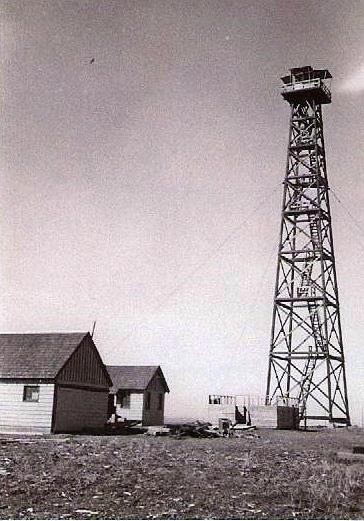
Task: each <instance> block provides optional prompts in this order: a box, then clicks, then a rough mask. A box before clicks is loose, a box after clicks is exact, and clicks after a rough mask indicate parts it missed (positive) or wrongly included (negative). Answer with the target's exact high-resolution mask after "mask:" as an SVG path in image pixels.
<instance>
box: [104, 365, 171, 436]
mask: <svg viewBox="0 0 364 521" xmlns="http://www.w3.org/2000/svg"><path fill="white" fill-rule="evenodd" d="M107 371H108V373H109V375H110V377H111V380H112V382H113V386H112V389H111V401H112V405H113V406H114V407H115V412H116V415H117V417H119V419H120V420H121V421H123V420H136V421H140V422H142V424H143V425H145V426H147V425H163V423H164V397H165V393H169V388H168V385H167V382H166V379H165V378H164V375H163V372H162V369H161V368H160V366H149V365H148V366H146V365H108V366H107Z"/></svg>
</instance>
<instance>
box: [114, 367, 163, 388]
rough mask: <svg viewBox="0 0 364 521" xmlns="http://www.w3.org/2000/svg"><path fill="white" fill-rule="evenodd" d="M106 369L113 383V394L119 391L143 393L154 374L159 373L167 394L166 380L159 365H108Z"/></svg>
mask: <svg viewBox="0 0 364 521" xmlns="http://www.w3.org/2000/svg"><path fill="white" fill-rule="evenodd" d="M106 369H107V371H108V373H109V375H110V377H111V380H112V382H113V387H112V391H113V392H116V391H117V390H119V389H132V390H135V391H144V390H145V389H146V388H147V387H148V385H149V382H150V381H151V379H152V378H153V376H154V375H155V374H156V373H159V375H160V376H161V379H162V382H163V385H164V387H165V390H166V392H169V388H168V385H167V382H166V379H165V378H164V374H163V372H162V369H161V368H160V366H159V365H108V366H106Z"/></svg>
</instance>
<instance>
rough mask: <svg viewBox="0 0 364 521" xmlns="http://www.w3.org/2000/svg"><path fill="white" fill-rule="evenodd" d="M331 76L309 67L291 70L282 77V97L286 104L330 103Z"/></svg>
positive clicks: (323, 70)
mask: <svg viewBox="0 0 364 521" xmlns="http://www.w3.org/2000/svg"><path fill="white" fill-rule="evenodd" d="M331 78H332V76H331V74H330V72H329V71H328V70H327V69H321V70H314V69H313V68H312V67H311V66H310V65H308V66H306V67H297V68H295V69H291V73H290V74H288V75H287V76H283V77H282V78H281V80H282V81H283V84H284V85H283V87H282V96H283V98H284V99H285V100H286V101H288V103H297V102H298V103H300V102H302V101H304V100H314V101H315V102H316V103H318V104H326V103H331V92H330V89H329V86H330V85H329V82H330V80H331Z"/></svg>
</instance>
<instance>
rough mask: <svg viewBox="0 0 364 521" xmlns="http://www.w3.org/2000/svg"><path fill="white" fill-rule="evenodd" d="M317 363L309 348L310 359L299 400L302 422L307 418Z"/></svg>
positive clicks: (303, 377)
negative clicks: (307, 406) (307, 408)
mask: <svg viewBox="0 0 364 521" xmlns="http://www.w3.org/2000/svg"><path fill="white" fill-rule="evenodd" d="M316 362H317V357H315V356H313V353H312V347H311V346H310V347H309V357H308V359H307V361H306V364H305V367H304V370H303V375H302V381H301V389H300V394H299V398H298V403H299V404H300V407H299V419H300V420H302V419H303V418H304V416H305V412H306V402H307V397H308V395H309V393H310V390H311V384H312V377H313V373H314V371H315V367H316Z"/></svg>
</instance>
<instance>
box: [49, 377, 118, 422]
mask: <svg viewBox="0 0 364 521" xmlns="http://www.w3.org/2000/svg"><path fill="white" fill-rule="evenodd" d="M107 401H108V391H98V390H92V389H81V388H72V387H58V386H57V390H56V406H55V422H54V426H53V432H80V431H82V430H87V429H102V428H103V427H104V425H105V422H106V420H107Z"/></svg>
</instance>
